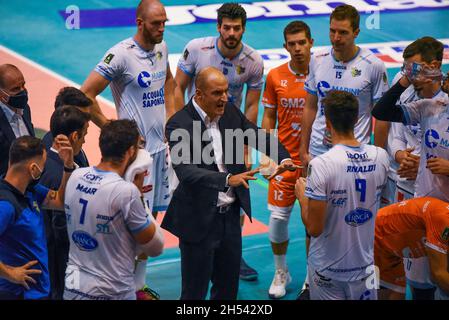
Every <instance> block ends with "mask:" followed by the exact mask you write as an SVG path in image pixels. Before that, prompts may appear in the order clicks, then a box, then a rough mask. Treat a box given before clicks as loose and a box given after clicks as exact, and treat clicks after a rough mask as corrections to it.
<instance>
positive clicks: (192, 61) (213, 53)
mask: <svg viewBox="0 0 449 320" xmlns="http://www.w3.org/2000/svg"><path fill="white" fill-rule="evenodd" d="M242 44H243V47H242V50H241V51H240V53H239V54H237V56H235V57H234V58H233V59H232V60H229V59H228V58H226V57H224V56H223V55H222V54H221V52H220V51H219V49H218V37H206V38H197V39H193V40H191V41H190V42H189V43H187V45H186V47H185V48H184V51H183V55H182V56H181V58H180V59H179V62H178V68H179V69H181V70H182V71H183V72H184V73H185V74H187V75H188V76H189V77H191V78H192V80H191V81H190V84H189V86H188V88H187V97H188V98H189V99H190V98H192V96H193V95H194V94H195V77H196V75H197V74H198V73H199V72H200V71H201V70H202V69H204V68H205V67H210V66H212V67H215V68H217V69H218V70H220V71H222V72H223V74H224V75H225V76H226V78H227V79H228V83H229V89H228V98H229V101H230V102H232V103H233V104H234V105H235V106H237V107H238V108H240V106H241V104H242V91H243V85H244V84H245V83H246V85H247V89H254V90H262V86H263V60H262V57H261V56H260V54H259V53H258V52H257V51H256V50H254V49H253V48H251V47H249V46H248V45H246V44H244V43H242Z"/></svg>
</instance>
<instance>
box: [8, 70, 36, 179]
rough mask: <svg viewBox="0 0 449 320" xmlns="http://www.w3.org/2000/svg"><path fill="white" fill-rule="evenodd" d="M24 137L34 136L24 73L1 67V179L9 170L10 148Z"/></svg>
mask: <svg viewBox="0 0 449 320" xmlns="http://www.w3.org/2000/svg"><path fill="white" fill-rule="evenodd" d="M22 136H33V137H34V127H33V124H32V123H31V112H30V107H29V105H28V92H27V90H26V88H25V78H24V77H23V74H22V72H21V71H20V70H19V68H17V67H16V66H14V65H12V64H2V65H0V177H1V176H3V175H4V174H5V173H6V171H7V170H8V161H9V147H10V146H11V143H12V142H13V141H14V140H15V139H16V138H19V137H22Z"/></svg>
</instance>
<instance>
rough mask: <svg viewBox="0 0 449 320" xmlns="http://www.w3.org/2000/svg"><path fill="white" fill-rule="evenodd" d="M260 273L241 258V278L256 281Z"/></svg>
mask: <svg viewBox="0 0 449 320" xmlns="http://www.w3.org/2000/svg"><path fill="white" fill-rule="evenodd" d="M258 276H259V274H258V273H257V271H256V270H254V269H253V268H251V267H250V266H249V265H247V264H246V262H245V260H243V258H242V259H241V260H240V279H242V280H245V281H255V280H257V277H258Z"/></svg>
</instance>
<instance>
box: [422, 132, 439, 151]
mask: <svg viewBox="0 0 449 320" xmlns="http://www.w3.org/2000/svg"><path fill="white" fill-rule="evenodd" d="M439 139H440V135H439V134H438V132H436V131H435V130H433V129H427V130H426V133H425V134H424V142H425V144H426V146H427V147H428V148H430V149H433V148H436V146H437V145H438V142H436V141H433V140H439Z"/></svg>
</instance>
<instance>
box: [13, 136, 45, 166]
mask: <svg viewBox="0 0 449 320" xmlns="http://www.w3.org/2000/svg"><path fill="white" fill-rule="evenodd" d="M44 150H45V146H44V144H43V143H42V140H41V139H39V138H36V137H32V136H22V137H19V138H17V139H16V140H14V141H13V142H12V144H11V146H10V148H9V163H10V165H15V164H18V163H21V162H23V161H27V160H30V159H33V158H34V157H42V156H43V155H44Z"/></svg>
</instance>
